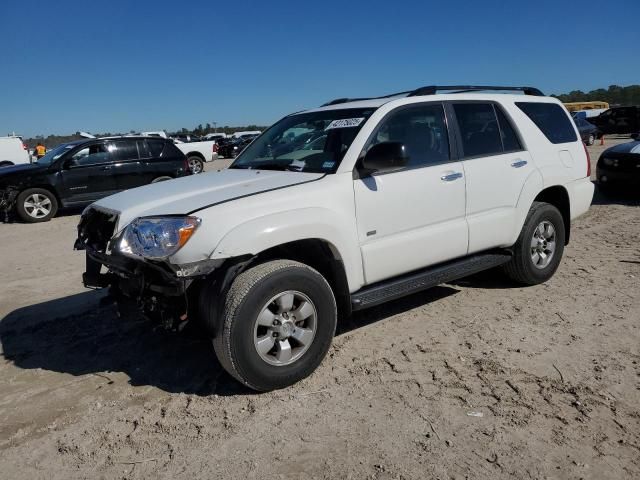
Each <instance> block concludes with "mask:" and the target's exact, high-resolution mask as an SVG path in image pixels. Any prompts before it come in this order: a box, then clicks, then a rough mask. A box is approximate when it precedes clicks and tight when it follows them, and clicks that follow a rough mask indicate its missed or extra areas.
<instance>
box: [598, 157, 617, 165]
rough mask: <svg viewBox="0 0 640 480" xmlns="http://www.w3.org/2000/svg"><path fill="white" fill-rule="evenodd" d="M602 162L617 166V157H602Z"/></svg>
mask: <svg viewBox="0 0 640 480" xmlns="http://www.w3.org/2000/svg"><path fill="white" fill-rule="evenodd" d="M602 163H603V164H605V165H606V166H607V167H617V166H618V159H617V158H608V157H604V158H603V159H602Z"/></svg>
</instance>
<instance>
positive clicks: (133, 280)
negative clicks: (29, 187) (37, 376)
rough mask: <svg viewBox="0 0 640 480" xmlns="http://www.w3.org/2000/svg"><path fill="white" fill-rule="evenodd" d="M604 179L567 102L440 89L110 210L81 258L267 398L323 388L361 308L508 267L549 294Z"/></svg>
mask: <svg viewBox="0 0 640 480" xmlns="http://www.w3.org/2000/svg"><path fill="white" fill-rule="evenodd" d="M505 90H508V91H514V92H515V93H517V94H506V93H500V92H503V91H505ZM447 91H448V92H449V93H446V92H447ZM440 92H443V93H440ZM590 175H591V164H590V160H589V155H588V153H587V151H586V148H585V146H584V145H583V144H582V141H581V139H580V136H579V135H578V131H577V128H576V126H575V124H574V123H573V122H572V121H571V117H570V116H569V114H568V112H567V110H566V109H565V108H564V107H563V106H562V104H561V103H560V102H559V101H558V100H557V99H554V98H551V97H545V96H544V95H543V94H542V93H541V92H540V91H539V90H538V89H536V88H532V87H491V86H469V85H462V86H427V87H420V88H418V89H416V90H413V91H410V92H401V93H396V94H391V95H386V96H382V97H376V98H369V99H362V98H359V99H353V100H350V99H347V98H341V99H336V100H333V101H331V102H328V103H326V104H325V105H323V106H321V107H319V108H316V109H312V110H307V111H304V112H298V113H294V114H291V115H289V116H287V117H285V118H283V119H282V120H280V121H279V122H277V123H276V124H275V125H273V126H272V127H270V128H269V129H268V130H266V131H265V132H264V133H263V134H262V135H260V136H259V137H258V138H256V139H255V140H254V141H253V142H252V143H251V144H250V145H248V146H247V148H245V149H244V150H243V151H242V153H240V155H239V156H238V157H237V158H236V160H235V161H234V163H233V164H232V165H231V166H230V167H229V168H228V169H226V170H223V171H221V172H208V173H205V174H203V175H195V176H191V177H186V178H178V179H176V180H172V181H171V182H164V183H161V184H154V185H148V186H145V187H141V188H136V189H134V190H130V191H127V192H123V193H119V194H117V195H113V196H111V197H107V198H105V199H102V200H99V201H98V202H96V203H94V204H93V205H91V206H90V207H88V208H87V210H86V211H85V212H84V213H83V215H82V218H81V220H80V224H79V225H78V238H77V239H76V242H75V245H74V246H75V248H76V249H81V250H85V253H86V261H87V263H86V265H87V268H86V271H85V273H84V275H83V281H84V284H85V285H86V286H87V287H90V288H96V287H108V288H109V289H110V293H111V295H112V296H113V297H114V299H115V300H116V302H117V303H118V305H121V306H122V307H123V311H127V310H128V309H129V308H130V307H131V306H132V304H133V306H136V307H137V308H138V309H139V310H140V311H142V312H145V314H146V316H147V317H149V318H151V319H155V320H157V321H158V322H160V323H161V324H163V325H166V326H169V327H170V328H174V329H176V330H180V329H181V328H183V326H184V325H185V323H184V322H187V321H190V320H192V321H195V322H197V323H199V324H201V325H202V326H204V328H205V330H206V331H207V332H208V334H209V335H210V337H211V338H212V340H213V346H214V349H215V352H216V355H217V356H218V359H219V360H220V363H221V365H222V366H223V367H224V368H225V369H226V370H227V371H228V372H229V373H230V374H231V375H232V376H233V377H235V378H236V379H238V380H239V381H241V382H242V383H244V384H245V385H247V386H249V387H251V388H253V389H256V390H260V391H265V390H272V389H276V388H283V387H286V386H288V385H291V384H292V383H294V382H296V381H298V380H300V379H302V378H304V377H306V376H307V375H309V374H311V372H313V371H314V370H315V369H316V367H318V365H320V363H321V362H322V360H323V358H324V357H325V356H326V354H327V352H328V350H329V347H330V345H331V341H332V338H333V335H334V332H335V329H336V324H337V322H338V321H339V320H340V319H343V318H346V317H348V316H349V315H350V314H351V312H352V311H355V310H361V309H365V308H369V307H373V306H375V305H380V304H381V303H383V302H387V301H391V300H394V299H396V298H399V297H401V296H403V295H408V294H411V293H414V292H418V291H421V290H424V289H426V288H430V287H433V286H435V285H437V284H439V283H446V282H451V281H453V280H456V279H459V278H461V277H464V276H467V275H471V274H474V273H477V272H479V271H481V270H485V269H489V268H495V267H500V268H501V269H502V270H503V272H504V274H505V275H506V276H507V277H508V278H509V279H510V280H511V281H512V282H514V283H516V284H520V285H536V284H540V283H542V282H545V281H547V280H548V279H550V278H551V277H552V276H553V274H554V273H555V271H556V270H557V269H558V267H559V266H560V261H561V259H562V254H563V251H564V249H565V246H566V245H567V244H568V243H569V238H570V235H571V227H572V222H573V220H574V219H575V218H577V217H578V216H580V215H582V214H584V213H585V212H587V210H588V209H589V206H590V204H591V200H592V197H593V191H594V186H593V183H592V182H591V180H590ZM549 288H552V287H549ZM540 292H541V295H543V294H544V290H540ZM505 295H509V292H508V291H505ZM541 308H545V306H544V305H543V304H541ZM514 321H515V320H514ZM392 342H393V339H390V340H389V343H387V344H380V345H375V346H372V348H377V349H380V348H394V347H393V344H392ZM395 348H398V347H395Z"/></svg>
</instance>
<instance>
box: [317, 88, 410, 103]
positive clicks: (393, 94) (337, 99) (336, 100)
mask: <svg viewBox="0 0 640 480" xmlns="http://www.w3.org/2000/svg"><path fill="white" fill-rule="evenodd" d="M411 92H412V90H407V91H405V92H397V93H390V94H389V95H382V96H380V97H366V98H336V99H335V100H331V101H330V102H327V103H323V104H322V105H320V106H321V107H328V106H329V105H337V104H339V103H347V102H358V101H361V100H377V99H379V98H389V97H395V96H397V95H406V94H408V93H411Z"/></svg>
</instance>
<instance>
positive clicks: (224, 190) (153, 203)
mask: <svg viewBox="0 0 640 480" xmlns="http://www.w3.org/2000/svg"><path fill="white" fill-rule="evenodd" d="M323 176H324V174H322V173H302V172H280V171H273V170H244V169H227V170H222V171H221V172H208V173H201V174H198V175H191V176H188V177H181V178H177V179H175V180H167V181H165V182H158V183H153V184H151V185H146V186H144V187H139V188H133V189H131V190H126V191H124V192H121V193H117V194H115V195H111V196H110V197H106V198H103V199H102V200H98V201H97V202H96V203H94V204H93V206H94V207H97V208H98V209H100V210H103V211H107V212H114V213H117V214H118V215H119V221H118V229H120V228H122V227H124V226H125V225H127V224H129V223H130V222H131V221H132V220H133V219H135V218H136V217H144V216H152V215H177V214H182V215H185V214H190V213H195V212H197V211H198V210H200V209H203V208H206V207H210V206H213V205H216V204H218V203H223V202H227V201H229V200H233V199H236V198H241V197H246V196H248V195H254V194H257V193H262V192H267V191H270V190H274V189H277V188H283V187H289V186H293V185H299V184H300V183H305V182H309V181H313V180H317V179H320V178H322V177H323ZM196 215H197V213H196Z"/></svg>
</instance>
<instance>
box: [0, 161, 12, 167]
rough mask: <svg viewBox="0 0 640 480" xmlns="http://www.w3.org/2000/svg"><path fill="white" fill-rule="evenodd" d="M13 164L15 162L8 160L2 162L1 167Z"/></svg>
mask: <svg viewBox="0 0 640 480" xmlns="http://www.w3.org/2000/svg"><path fill="white" fill-rule="evenodd" d="M11 165H13V163H12V162H10V161H8V160H4V161H2V162H0V167H10V166H11Z"/></svg>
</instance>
